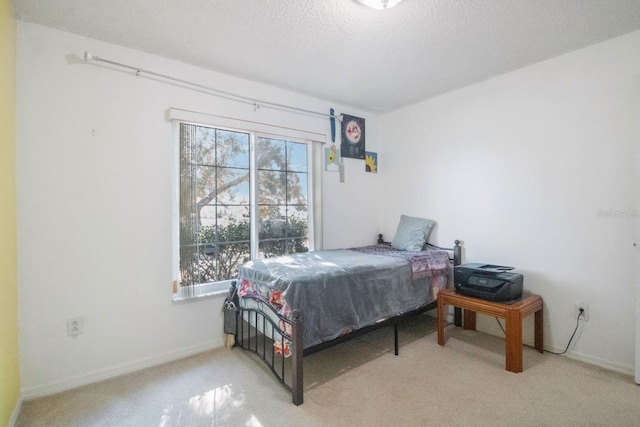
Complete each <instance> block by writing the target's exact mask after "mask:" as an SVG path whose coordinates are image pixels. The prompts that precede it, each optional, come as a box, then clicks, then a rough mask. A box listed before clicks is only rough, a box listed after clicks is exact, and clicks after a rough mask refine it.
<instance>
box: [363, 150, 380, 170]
mask: <svg viewBox="0 0 640 427" xmlns="http://www.w3.org/2000/svg"><path fill="white" fill-rule="evenodd" d="M364 170H365V171H367V172H371V173H378V153H374V152H373V151H366V152H365V158H364Z"/></svg>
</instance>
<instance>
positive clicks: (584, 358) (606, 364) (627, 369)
mask: <svg viewBox="0 0 640 427" xmlns="http://www.w3.org/2000/svg"><path fill="white" fill-rule="evenodd" d="M478 331H479V332H484V333H486V334H489V335H494V336H497V337H500V338H504V332H502V330H501V329H500V328H499V327H495V328H493V327H486V325H485V326H484V327H481V328H478ZM522 342H523V343H524V344H527V345H530V346H533V345H534V335H533V332H531V331H522ZM544 349H545V350H546V351H552V352H554V353H562V352H563V351H564V347H563V348H557V347H555V346H552V345H549V344H548V343H544ZM564 356H566V357H568V358H569V359H573V360H577V361H579V362H584V363H588V364H590V365H595V366H598V367H600V368H604V369H608V370H610V371H615V372H619V373H621V374H625V375H630V376H633V375H634V367H633V366H622V365H618V364H617V363H612V362H610V361H608V360H604V359H599V358H597V357H593V356H588V355H585V354H582V353H579V352H576V351H573V350H570V351H569V352H567V353H565V354H564Z"/></svg>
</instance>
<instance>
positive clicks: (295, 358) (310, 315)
mask: <svg viewBox="0 0 640 427" xmlns="http://www.w3.org/2000/svg"><path fill="white" fill-rule="evenodd" d="M404 218H405V217H404V216H403V217H401V224H402V222H403V221H402V220H403V219H404ZM431 227H432V224H431ZM429 229H430V227H429ZM429 229H427V230H426V231H420V230H418V231H417V233H416V231H415V230H412V231H411V233H414V234H415V235H416V236H417V237H416V238H415V239H414V240H415V242H414V244H412V245H403V244H402V243H403V242H401V241H400V240H398V239H397V238H394V241H393V242H391V244H389V243H384V242H383V243H381V244H377V245H371V246H365V247H356V248H348V249H335V250H325V251H314V252H307V253H298V254H293V255H287V256H280V257H275V258H266V259H258V260H253V261H249V262H247V263H245V264H244V265H243V266H242V267H241V268H240V270H239V274H238V280H237V281H236V282H234V285H233V286H232V289H231V291H230V292H231V294H232V296H231V298H230V300H229V302H230V304H229V305H228V308H231V310H230V311H229V315H231V313H233V316H235V320H234V322H233V324H234V325H233V328H232V329H233V330H234V335H235V343H236V344H237V345H238V346H240V347H241V348H243V349H244V350H248V351H250V352H252V353H254V354H255V355H257V356H258V357H259V358H260V359H261V360H262V361H264V362H265V364H266V365H267V367H268V368H269V369H270V370H271V372H272V373H273V374H274V376H275V377H276V379H278V381H279V382H280V383H281V384H282V385H283V386H284V387H285V388H286V389H287V390H289V391H290V392H291V394H292V400H293V403H294V404H296V405H300V404H302V403H303V400H304V399H303V356H305V355H309V354H311V353H313V352H316V351H318V350H321V349H323V348H326V347H328V346H331V345H334V344H336V343H339V342H341V341H343V340H345V339H350V338H352V337H354V336H358V335H361V334H362V333H366V332H368V331H370V330H372V329H375V328H379V327H383V326H386V325H392V326H393V328H394V353H395V354H396V355H397V354H398V323H399V321H400V320H401V319H402V318H403V317H406V316H409V315H412V314H416V313H421V312H424V311H425V310H429V309H433V308H436V298H437V293H438V291H439V290H440V289H443V288H445V287H446V286H447V285H448V283H449V280H450V277H451V275H452V265H454V264H459V263H460V256H461V248H460V245H459V241H457V240H456V242H455V246H454V248H451V249H446V248H440V247H437V246H433V245H428V244H425V241H426V238H427V237H428V231H429ZM399 232H400V226H399V228H398V232H397V233H396V236H399ZM413 237H414V236H413V235H412V238H413ZM379 241H380V239H379ZM407 249H411V250H407ZM225 314H227V313H225ZM226 332H231V331H230V330H227V328H226Z"/></svg>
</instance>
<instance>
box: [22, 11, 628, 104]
mask: <svg viewBox="0 0 640 427" xmlns="http://www.w3.org/2000/svg"><path fill="white" fill-rule="evenodd" d="M11 2H12V4H13V7H14V12H15V13H16V16H17V18H18V19H20V20H23V21H26V22H34V23H38V24H42V25H45V26H49V27H53V28H59V29H62V30H66V31H69V32H72V33H76V34H80V35H83V36H88V37H92V38H95V39H99V40H104V41H107V42H112V43H115V44H118V45H122V46H128V47H131V48H134V49H139V50H142V51H146V52H150V53H154V54H158V55H161V56H165V57H168V58H172V59H177V60H180V61H183V62H186V63H190V64H194V65H198V66H201V67H205V68H209V69H212V70H216V71H221V72H224V73H228V74H233V75H236V76H240V77H244V78H247V79H250V80H254V81H258V82H263V83H268V84H271V85H275V86H278V87H282V88H286V89H290V90H293V91H296V92H300V93H304V94H308V95H313V96H316V97H319V98H322V99H327V100H330V101H332V102H339V103H343V104H345V105H349V106H353V107H359V108H363V109H366V110H373V111H379V112H384V111H389V110H393V109H396V108H399V107H402V106H404V105H408V104H412V103H415V102H418V101H421V100H424V99H426V98H430V97H433V96H435V95H438V94H441V93H445V92H448V91H450V90H453V89H456V88H459V87H463V86H466V85H469V84H472V83H476V82H479V81H482V80H485V79H487V78H489V77H492V76H495V75H498V74H501V73H505V72H508V71H511V70H514V69H517V68H521V67H524V66H527V65H530V64H533V63H535V62H539V61H542V60H545V59H548V58H551V57H554V56H557V55H560V54H563V53H566V52H570V51H572V50H576V49H579V48H581V47H585V46H589V45H591V44H594V43H597V42H600V41H603V40H606V39H609V38H613V37H616V36H618V35H622V34H625V33H628V32H631V31H634V30H637V29H640V0H404V1H403V2H401V3H400V4H399V5H397V6H396V7H394V8H392V9H389V10H384V11H380V10H374V9H369V8H367V7H365V6H362V5H361V4H360V3H358V2H357V1H355V0H183V1H178V0H46V1H45V0H12V1H11ZM70 53H71V52H70ZM92 53H94V54H96V55H98V56H100V52H92ZM109 59H112V60H114V61H117V60H118V58H109ZM136 65H139V66H142V67H144V64H136ZM154 71H157V72H162V70H154Z"/></svg>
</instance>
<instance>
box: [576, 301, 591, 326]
mask: <svg viewBox="0 0 640 427" xmlns="http://www.w3.org/2000/svg"><path fill="white" fill-rule="evenodd" d="M580 309H582V310H583V312H582V316H580ZM578 316H579V317H578ZM578 318H579V319H580V320H584V321H585V322H586V321H587V320H589V306H588V305H587V304H583V303H581V302H577V303H576V319H578Z"/></svg>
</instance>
